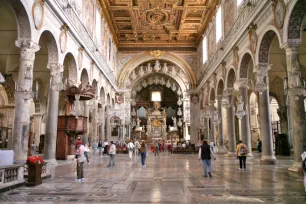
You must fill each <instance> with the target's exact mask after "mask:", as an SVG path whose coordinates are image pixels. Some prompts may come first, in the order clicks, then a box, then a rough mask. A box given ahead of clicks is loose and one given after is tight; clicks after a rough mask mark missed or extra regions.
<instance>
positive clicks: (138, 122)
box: [136, 118, 141, 128]
mask: <svg viewBox="0 0 306 204" xmlns="http://www.w3.org/2000/svg"><path fill="white" fill-rule="evenodd" d="M140 122H141V120H140V119H139V118H137V125H136V128H139V127H140Z"/></svg>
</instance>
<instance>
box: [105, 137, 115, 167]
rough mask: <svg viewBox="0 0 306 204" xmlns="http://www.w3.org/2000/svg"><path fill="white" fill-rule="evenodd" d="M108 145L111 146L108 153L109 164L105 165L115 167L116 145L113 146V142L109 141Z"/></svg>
mask: <svg viewBox="0 0 306 204" xmlns="http://www.w3.org/2000/svg"><path fill="white" fill-rule="evenodd" d="M110 143H111V145H110V147H109V151H108V154H109V164H108V165H107V167H110V166H115V155H116V145H115V144H114V142H113V141H111V142H110Z"/></svg>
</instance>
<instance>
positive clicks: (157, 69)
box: [154, 60, 161, 72]
mask: <svg viewBox="0 0 306 204" xmlns="http://www.w3.org/2000/svg"><path fill="white" fill-rule="evenodd" d="M160 70H161V67H160V63H159V61H158V60H156V62H155V65H154V72H159V71H160Z"/></svg>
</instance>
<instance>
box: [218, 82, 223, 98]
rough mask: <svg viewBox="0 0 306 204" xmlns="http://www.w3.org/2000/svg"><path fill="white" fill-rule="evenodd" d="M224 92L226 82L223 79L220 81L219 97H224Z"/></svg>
mask: <svg viewBox="0 0 306 204" xmlns="http://www.w3.org/2000/svg"><path fill="white" fill-rule="evenodd" d="M223 90H224V82H223V79H220V80H219V82H218V86H217V95H218V96H222V95H223Z"/></svg>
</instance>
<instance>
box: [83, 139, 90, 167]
mask: <svg viewBox="0 0 306 204" xmlns="http://www.w3.org/2000/svg"><path fill="white" fill-rule="evenodd" d="M89 151H90V150H89V146H88V143H86V144H85V148H84V156H85V157H86V160H87V164H89V163H90V162H89Z"/></svg>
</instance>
